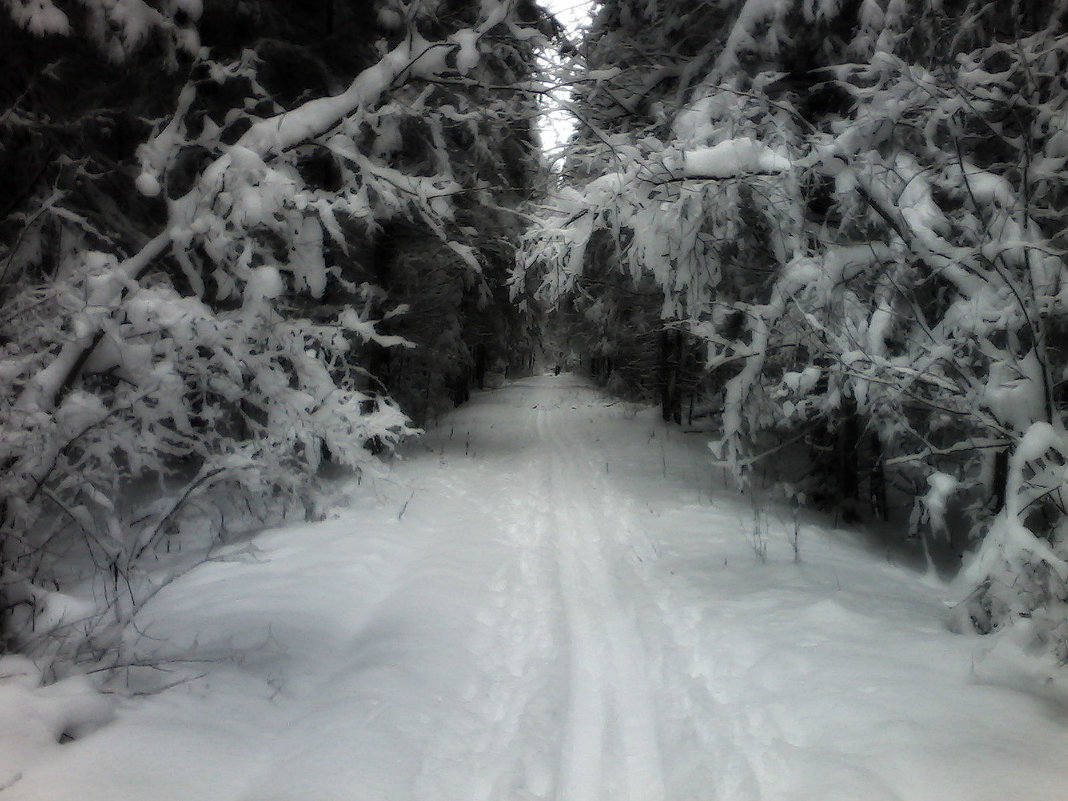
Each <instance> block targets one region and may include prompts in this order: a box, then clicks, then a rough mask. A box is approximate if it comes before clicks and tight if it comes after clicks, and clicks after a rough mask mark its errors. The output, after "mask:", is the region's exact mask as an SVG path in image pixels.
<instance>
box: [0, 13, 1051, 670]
mask: <svg viewBox="0 0 1068 801" xmlns="http://www.w3.org/2000/svg"><path fill="white" fill-rule="evenodd" d="M0 42H2V43H3V46H2V47H0V67H2V69H0V75H2V76H3V77H2V78H0V175H3V176H4V186H5V188H6V190H7V191H6V192H5V193H4V196H3V198H2V200H0V608H2V610H3V620H2V632H0V633H2V639H3V646H2V648H3V651H4V652H6V653H24V654H28V655H31V656H32V657H33V658H34V659H35V660H39V663H40V664H47V665H49V666H51V667H50V669H52V670H54V671H55V672H56V675H63V674H65V672H66V671H67V670H69V669H70V666H72V665H82V666H87V665H90V666H91V665H98V664H101V663H102V662H103V661H105V660H106V659H107V658H109V656H111V655H113V653H114V651H115V649H116V648H117V647H119V643H120V642H121V640H122V637H123V635H124V632H127V631H128V630H129V628H130V627H131V625H133V624H134V623H135V619H136V615H137V613H138V610H139V609H140V608H142V607H143V605H144V604H145V603H147V602H148V601H149V600H150V599H152V598H153V597H155V596H156V595H157V594H158V593H159V591H160V590H161V588H162V587H165V586H167V585H168V583H170V582H171V581H173V580H174V579H175V578H176V576H177V575H178V574H179V572H180V571H181V570H184V569H187V566H181V565H180V564H179V566H178V567H175V568H174V570H170V571H168V570H163V569H161V567H160V564H161V562H160V555H161V554H168V553H171V552H172V550H174V551H177V550H179V549H182V548H192V547H193V546H197V547H200V546H204V545H205V544H209V543H210V542H212V541H214V540H216V539H219V538H225V537H228V536H232V535H233V534H234V533H235V532H240V531H246V530H252V529H256V528H262V527H264V526H267V525H270V524H272V523H275V522H279V521H284V520H294V519H299V520H308V521H314V520H319V519H322V517H323V503H322V498H323V497H324V493H325V492H326V491H327V489H328V487H329V485H330V482H331V481H332V480H334V479H335V478H336V477H337V476H339V475H347V476H360V477H364V476H366V477H368V478H371V477H373V476H375V475H378V474H379V473H380V472H381V471H382V470H383V469H384V465H386V464H388V463H389V461H390V459H391V458H392V454H393V453H394V451H395V450H396V448H397V447H398V446H399V445H400V444H401V443H402V442H405V441H409V440H411V439H413V438H418V437H420V436H422V435H423V432H424V431H427V430H432V429H433V427H434V425H435V423H436V422H437V421H438V420H439V418H440V417H441V415H443V414H444V413H446V412H447V411H448V410H450V409H452V408H454V407H455V406H458V405H460V404H462V403H464V402H465V401H467V400H468V398H469V396H470V393H471V391H472V390H474V389H486V388H490V387H493V386H498V385H499V384H500V382H501V381H502V380H504V378H505V377H509V378H513V377H516V376H522V375H525V374H528V373H529V372H530V371H532V370H534V369H535V368H536V369H545V368H548V369H552V368H553V367H555V366H562V367H563V368H565V369H567V370H570V371H575V372H581V373H584V374H586V375H588V376H591V377H592V378H593V379H594V380H596V381H597V383H598V384H599V385H601V386H602V387H604V389H605V391H606V392H608V393H610V394H611V395H613V396H615V397H619V398H623V399H626V400H628V401H635V402H642V403H655V404H659V406H660V408H661V412H662V416H663V419H664V420H665V421H668V422H670V423H672V424H674V425H678V426H679V427H680V428H682V429H684V430H688V431H697V432H701V435H705V436H706V439H707V440H708V453H707V462H708V469H709V470H710V471H711V470H712V469H713V468H726V469H727V470H729V471H730V474H731V475H732V476H733V477H734V480H735V481H736V482H737V485H738V487H739V488H740V491H741V490H744V489H745V488H746V487H747V486H749V485H750V484H752V483H753V482H761V483H763V484H768V483H770V484H773V485H774V489H775V491H776V492H777V493H778V494H779V495H780V496H781V497H782V498H784V499H786V500H788V501H789V502H791V503H794V504H796V505H797V506H799V507H802V508H813V509H818V510H822V511H824V512H826V513H828V514H830V515H833V516H834V517H835V518H836V519H838V520H842V521H845V522H847V523H850V524H854V525H858V526H865V525H870V526H877V527H880V530H881V531H886V532H892V534H887V535H886V536H890V537H893V538H897V539H898V540H900V541H901V542H906V541H918V542H920V543H922V544H923V545H924V547H925V548H926V549H927V551H928V552H929V553H930V552H933V551H935V550H938V551H939V552H952V553H954V554H956V555H963V566H962V567H961V576H960V578H959V581H960V582H961V583H962V586H964V587H965V588H966V592H964V593H963V595H962V598H961V600H960V602H959V603H958V604H956V605H955V606H954V608H953V610H952V611H951V617H952V621H951V625H952V626H954V627H955V628H957V629H958V630H961V631H963V630H968V631H973V630H974V631H977V632H979V633H984V634H985V633H991V632H995V631H998V630H1001V629H1003V628H1004V627H1006V626H1009V625H1011V624H1012V623H1013V622H1014V621H1018V620H1021V619H1024V620H1027V621H1029V628H1028V631H1029V632H1031V635H1032V636H1033V638H1034V640H1035V643H1036V644H1037V645H1038V646H1040V647H1041V648H1042V649H1044V650H1045V651H1048V652H1050V653H1052V654H1054V655H1055V656H1056V658H1058V659H1059V660H1060V661H1061V662H1064V661H1068V505H1066V504H1068V495H1066V482H1068V432H1066V430H1065V426H1064V419H1065V413H1066V411H1068V260H1066V255H1068V229H1066V228H1065V224H1064V220H1065V215H1066V213H1068V170H1066V160H1068V2H1065V0H709V1H708V2H702V3H693V2H687V0H598V2H595V3H593V7H592V12H591V18H590V22H589V24H588V26H586V27H585V28H584V29H583V30H582V31H581V32H580V33H579V34H578V35H573V34H571V33H569V32H568V31H567V30H565V28H564V26H563V25H561V24H560V22H559V21H557V20H556V19H555V18H554V16H553V15H552V13H551V12H550V11H549V10H548V9H546V8H543V7H541V6H540V5H538V4H537V3H535V2H534V1H533V0H478V2H475V0H359V1H356V0H353V1H350V2H346V1H345V0H309V1H308V2H296V1H295V0H277V1H275V2H267V1H266V0H265V1H264V2H252V1H250V0H79V2H77V3H75V2H67V1H66V0H0ZM563 88H567V89H568V90H569V94H568V95H567V98H566V99H564V100H563V102H564V103H565V106H566V110H567V112H568V114H570V115H571V116H572V117H573V119H574V133H573V134H572V136H571V138H570V139H569V140H568V141H567V142H566V143H564V145H563V148H562V151H561V152H559V153H556V154H555V155H554V157H553V158H552V159H549V158H548V157H547V156H546V155H545V154H544V153H543V152H542V146H541V142H540V136H541V134H540V133H539V123H538V120H539V117H540V116H542V115H544V114H545V113H546V112H545V109H546V105H545V103H546V102H547V101H546V98H548V97H550V96H555V97H556V98H557V100H558V101H559V99H560V92H561V90H562V89H563ZM931 558H932V559H933V558H934V557H933V556H932V557H931ZM943 567H944V566H943ZM65 666H66V667H65Z"/></svg>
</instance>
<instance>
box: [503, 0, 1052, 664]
mask: <svg viewBox="0 0 1068 801" xmlns="http://www.w3.org/2000/svg"><path fill="white" fill-rule="evenodd" d="M1066 16H1068V12H1066V6H1065V4H1064V3H1062V2H1054V3H1035V2H974V1H970V0H965V1H963V2H941V3H929V2H907V1H905V0H901V1H900V2H899V1H898V0H892V1H891V2H876V1H875V0H863V1H862V2H801V0H797V1H796V2H795V1H793V0H781V1H780V2H772V1H771V0H748V2H741V1H740V2H716V3H701V4H692V3H683V2H668V1H665V2H628V1H627V0H608V1H607V2H603V3H599V4H598V5H597V9H596V12H595V15H594V19H593V22H592V25H591V27H590V30H589V32H588V34H587V35H586V38H585V39H584V42H583V45H582V57H583V68H584V69H588V70H589V72H588V73H587V76H588V80H587V81H586V82H585V83H583V84H582V88H581V89H580V90H579V91H577V92H576V94H575V97H574V104H575V110H576V118H577V120H578V121H579V122H578V124H579V126H580V127H579V129H578V132H577V134H576V136H575V139H574V142H573V146H572V148H571V151H570V155H569V157H568V159H567V161H566V164H565V167H564V170H563V172H562V174H561V175H560V178H559V184H558V187H557V189H556V191H555V192H554V193H552V194H551V195H550V196H549V197H548V198H547V200H546V205H545V206H544V207H543V208H541V209H540V211H539V218H540V224H538V225H535V226H533V227H531V228H530V229H528V230H527V231H526V233H525V235H524V236H525V240H524V247H523V251H522V256H521V261H520V266H519V268H518V269H519V270H520V272H521V273H522V274H523V277H524V280H523V284H522V286H523V289H524V292H532V294H533V295H534V296H536V297H540V298H543V299H545V300H546V301H548V302H549V303H551V304H555V305H556V306H557V307H558V308H560V309H561V312H560V318H561V319H563V320H574V321H575V322H576V324H577V328H578V330H580V331H582V334H583V335H582V337H581V338H580V339H579V340H577V341H581V342H583V343H584V347H583V349H582V353H581V356H582V358H583V359H585V360H586V361H587V362H588V363H589V364H590V365H591V371H592V372H593V373H594V375H596V376H598V377H599V378H600V379H601V380H602V381H604V382H606V383H607V385H608V386H609V387H611V388H613V389H615V390H617V391H620V392H625V393H629V394H633V395H638V396H642V397H647V398H649V399H654V398H659V400H660V402H661V404H662V407H663V413H664V418H665V419H666V420H667V419H674V420H681V419H682V417H683V407H686V409H687V412H689V411H690V410H692V409H694V408H696V409H697V412H698V415H701V414H711V415H712V417H711V420H712V423H713V426H714V427H715V428H716V431H717V438H716V441H715V442H714V443H713V452H714V456H715V459H716V460H717V461H718V462H719V463H720V464H723V465H725V466H727V467H729V468H730V469H731V471H732V472H733V473H734V474H735V476H736V477H737V478H738V479H739V480H740V481H741V482H742V483H743V484H744V483H745V482H746V481H747V480H749V478H750V477H751V476H752V475H753V474H754V473H759V474H761V475H763V476H765V477H766V476H768V475H770V476H771V477H772V478H773V479H778V480H780V481H781V482H782V489H783V490H784V492H785V493H787V494H788V495H789V496H791V497H792V498H794V499H795V500H796V501H798V502H802V503H814V504H816V505H818V506H822V507H824V508H833V509H835V510H836V511H837V513H838V515H839V516H841V517H844V518H846V519H852V520H857V519H864V520H869V521H870V520H878V519H880V518H885V517H887V516H891V517H893V519H894V521H895V523H896V524H897V525H896V526H895V530H897V531H900V532H901V534H900V536H901V537H905V536H917V537H923V538H924V539H925V542H928V543H929V542H930V541H931V540H932V538H946V537H953V538H955V539H956V542H957V544H958V546H961V545H963V547H966V548H969V549H973V548H974V549H976V550H977V555H976V556H974V557H972V558H969V559H968V561H967V564H966V566H965V569H964V571H963V574H962V577H961V580H960V584H959V588H960V594H959V598H958V600H959V601H960V603H959V604H957V606H956V608H955V615H956V617H957V621H958V625H960V626H961V627H962V628H968V629H971V628H974V629H977V630H979V631H982V632H989V631H991V630H994V629H996V628H999V627H1001V626H1003V625H1005V624H1006V623H1008V622H1011V621H1019V620H1021V619H1031V621H1032V624H1033V625H1034V630H1035V632H1036V636H1037V637H1038V638H1039V639H1040V640H1041V641H1042V642H1043V643H1044V644H1045V645H1046V646H1047V647H1049V648H1051V649H1052V650H1054V651H1056V652H1057V653H1058V654H1059V655H1060V657H1061V658H1062V659H1065V658H1068V616H1066V610H1068V607H1066V602H1068V583H1066V579H1068V563H1066V561H1065V556H1066V555H1068V552H1066V547H1068V546H1066V543H1065V523H1066V521H1065V513H1066V507H1065V500H1066V499H1065V497H1064V495H1063V489H1064V465H1065V463H1066V455H1068V440H1066V439H1065V433H1064V427H1063V415H1064V411H1065V392H1064V384H1065V380H1066V378H1068V360H1066V352H1065V340H1064V330H1065V322H1066V313H1068V307H1066V306H1065V299H1066V297H1068V296H1066V295H1065V278H1066V277H1068V274H1066V273H1065V260H1064V255H1065V244H1066V242H1065V239H1064V230H1063V223H1062V222H1061V221H1062V220H1063V216H1064V213H1065V210H1066V206H1065V204H1066V199H1068V195H1066V191H1065V190H1066V185H1065V179H1066V176H1068V174H1066V172H1065V159H1066V157H1068V139H1066V133H1065V131H1066V123H1068V116H1066V115H1068V105H1066V100H1068V85H1066V83H1065V78H1064V75H1065V67H1066V64H1065V58H1066V53H1068V38H1066V32H1068V31H1066V28H1065V25H1066ZM535 277H536V278H535ZM531 287H536V289H533V290H531ZM784 465H788V466H789V467H786V468H784Z"/></svg>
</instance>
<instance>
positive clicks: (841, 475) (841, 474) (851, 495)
mask: <svg viewBox="0 0 1068 801" xmlns="http://www.w3.org/2000/svg"><path fill="white" fill-rule="evenodd" d="M842 415H843V418H842V421H841V422H840V423H839V424H838V427H837V428H836V429H835V432H834V456H835V459H834V470H835V484H836V486H837V487H838V491H839V501H838V506H839V508H840V509H841V510H842V518H843V519H844V520H846V521H849V522H853V521H856V520H857V519H858V518H859V515H858V513H857V506H858V501H859V499H860V475H859V472H860V466H859V461H860V460H859V458H858V450H859V444H860V443H859V440H860V420H859V418H858V417H857V411H856V402H855V401H853V400H852V399H846V400H844V401H843V404H842Z"/></svg>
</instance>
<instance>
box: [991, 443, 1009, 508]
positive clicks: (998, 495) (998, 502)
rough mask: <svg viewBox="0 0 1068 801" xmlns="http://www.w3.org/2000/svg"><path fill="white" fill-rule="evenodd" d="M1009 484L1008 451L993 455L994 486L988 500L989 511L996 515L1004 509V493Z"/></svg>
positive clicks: (1004, 449) (1005, 449)
mask: <svg viewBox="0 0 1068 801" xmlns="http://www.w3.org/2000/svg"><path fill="white" fill-rule="evenodd" d="M1008 484H1009V449H1008V448H1002V449H1001V450H999V451H997V452H996V453H995V454H994V486H993V488H992V492H993V494H992V496H991V498H990V504H991V511H993V512H994V514H997V513H998V512H1000V511H1001V510H1002V509H1004V508H1005V492H1006V490H1007V487H1008Z"/></svg>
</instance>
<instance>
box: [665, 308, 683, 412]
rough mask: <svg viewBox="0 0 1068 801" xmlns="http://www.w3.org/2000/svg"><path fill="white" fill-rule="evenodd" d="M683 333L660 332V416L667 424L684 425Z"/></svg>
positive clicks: (667, 329) (668, 329)
mask: <svg viewBox="0 0 1068 801" xmlns="http://www.w3.org/2000/svg"><path fill="white" fill-rule="evenodd" d="M682 349H683V341H682V331H680V330H678V329H671V328H666V329H664V330H663V331H661V332H660V414H661V416H662V417H663V418H664V420H665V422H671V421H674V422H675V423H678V424H679V425H682V390H681V387H680V381H679V373H680V370H681V367H682Z"/></svg>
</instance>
